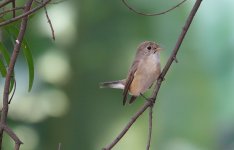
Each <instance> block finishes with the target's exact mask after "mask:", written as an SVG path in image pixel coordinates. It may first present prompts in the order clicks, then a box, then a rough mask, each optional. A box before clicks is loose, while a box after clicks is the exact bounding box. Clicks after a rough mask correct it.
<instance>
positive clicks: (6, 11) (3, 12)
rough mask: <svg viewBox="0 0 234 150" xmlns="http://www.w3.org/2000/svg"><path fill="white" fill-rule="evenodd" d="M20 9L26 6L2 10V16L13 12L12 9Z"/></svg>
mask: <svg viewBox="0 0 234 150" xmlns="http://www.w3.org/2000/svg"><path fill="white" fill-rule="evenodd" d="M20 9H24V7H15V8H12V9H8V10H5V11H2V12H0V16H2V15H4V14H6V13H9V12H12V11H16V10H20Z"/></svg>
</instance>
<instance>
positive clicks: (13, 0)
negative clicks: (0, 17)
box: [12, 0, 15, 18]
mask: <svg viewBox="0 0 234 150" xmlns="http://www.w3.org/2000/svg"><path fill="white" fill-rule="evenodd" d="M14 8H15V0H12V9H13V12H12V16H13V18H14V17H15V10H14Z"/></svg>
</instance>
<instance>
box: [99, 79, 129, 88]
mask: <svg viewBox="0 0 234 150" xmlns="http://www.w3.org/2000/svg"><path fill="white" fill-rule="evenodd" d="M99 86H100V88H114V89H124V86H125V80H118V81H109V82H102V83H100V84H99Z"/></svg>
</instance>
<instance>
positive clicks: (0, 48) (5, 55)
mask: <svg viewBox="0 0 234 150" xmlns="http://www.w3.org/2000/svg"><path fill="white" fill-rule="evenodd" d="M0 53H1V54H2V56H3V58H4V59H5V60H6V63H7V65H9V63H10V54H9V51H8V50H7V49H6V47H5V46H4V45H3V44H2V42H0Z"/></svg>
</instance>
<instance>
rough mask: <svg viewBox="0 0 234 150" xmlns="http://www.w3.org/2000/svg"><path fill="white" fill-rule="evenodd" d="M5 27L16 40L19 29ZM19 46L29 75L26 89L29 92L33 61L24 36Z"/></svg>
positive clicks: (32, 79) (31, 83) (31, 84)
mask: <svg viewBox="0 0 234 150" xmlns="http://www.w3.org/2000/svg"><path fill="white" fill-rule="evenodd" d="M5 29H6V30H7V31H8V32H9V33H10V34H11V35H13V37H14V39H15V40H16V38H17V36H18V33H19V30H18V29H17V28H16V27H14V26H10V27H6V28H5ZM21 48H22V49H23V54H24V56H25V59H26V62H27V65H28V75H29V85H28V91H29V92H30V91H31V89H32V86H33V81H34V62H33V56H32V53H31V50H30V48H29V46H28V43H27V41H26V39H25V38H24V39H23V41H22V43H21Z"/></svg>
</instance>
